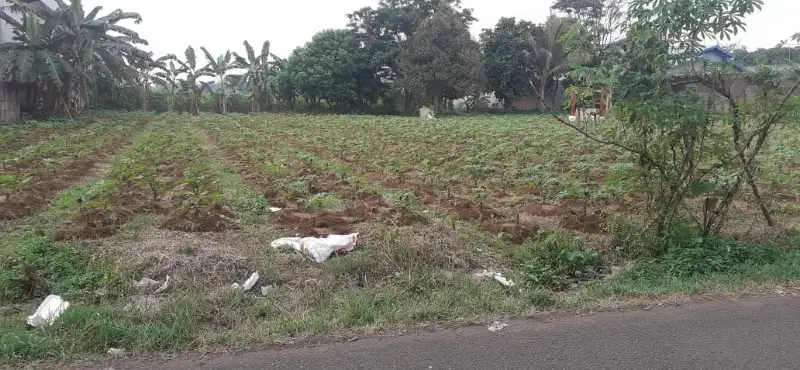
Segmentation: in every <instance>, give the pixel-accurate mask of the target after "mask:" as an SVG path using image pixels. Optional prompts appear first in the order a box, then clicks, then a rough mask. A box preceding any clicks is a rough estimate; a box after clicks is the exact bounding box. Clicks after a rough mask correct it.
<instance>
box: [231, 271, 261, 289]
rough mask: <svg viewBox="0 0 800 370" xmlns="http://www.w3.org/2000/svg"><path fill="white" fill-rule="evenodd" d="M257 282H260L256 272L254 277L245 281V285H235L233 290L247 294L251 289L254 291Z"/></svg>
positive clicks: (251, 276)
mask: <svg viewBox="0 0 800 370" xmlns="http://www.w3.org/2000/svg"><path fill="white" fill-rule="evenodd" d="M257 281H258V272H254V273H253V274H252V275H250V277H249V278H248V279H247V280H245V282H244V283H242V285H239V283H233V284H232V285H231V287H232V288H233V289H236V290H241V291H243V292H246V291H248V290H250V289H253V286H254V285H256V282H257Z"/></svg>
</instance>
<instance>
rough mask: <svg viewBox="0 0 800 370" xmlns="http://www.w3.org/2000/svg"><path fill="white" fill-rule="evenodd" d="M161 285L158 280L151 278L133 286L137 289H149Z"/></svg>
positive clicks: (135, 282)
mask: <svg viewBox="0 0 800 370" xmlns="http://www.w3.org/2000/svg"><path fill="white" fill-rule="evenodd" d="M159 284H160V283H159V282H158V281H156V280H153V279H151V278H146V277H145V278H142V280H139V281H134V282H133V286H135V287H137V288H149V287H151V286H158V285H159Z"/></svg>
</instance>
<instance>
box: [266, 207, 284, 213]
mask: <svg viewBox="0 0 800 370" xmlns="http://www.w3.org/2000/svg"><path fill="white" fill-rule="evenodd" d="M282 209H283V208H278V207H269V208H267V210H269V211H270V212H271V213H275V212H280V210H282Z"/></svg>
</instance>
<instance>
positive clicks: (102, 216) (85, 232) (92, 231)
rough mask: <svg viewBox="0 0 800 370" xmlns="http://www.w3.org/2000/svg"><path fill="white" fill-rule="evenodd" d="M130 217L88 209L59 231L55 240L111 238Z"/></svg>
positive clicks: (121, 213)
mask: <svg viewBox="0 0 800 370" xmlns="http://www.w3.org/2000/svg"><path fill="white" fill-rule="evenodd" d="M128 217H130V215H129V214H126V213H125V212H120V211H110V210H103V209H98V208H88V209H85V210H82V211H81V212H80V213H79V214H78V215H77V216H76V217H75V218H73V219H72V222H71V223H70V224H69V226H67V228H66V229H63V230H59V231H58V232H57V233H56V235H55V239H56V240H59V241H61V240H71V239H94V238H103V237H107V236H111V235H114V233H116V232H117V229H119V227H120V226H121V225H122V224H123V223H124V222H125V220H126V219H127V218H128Z"/></svg>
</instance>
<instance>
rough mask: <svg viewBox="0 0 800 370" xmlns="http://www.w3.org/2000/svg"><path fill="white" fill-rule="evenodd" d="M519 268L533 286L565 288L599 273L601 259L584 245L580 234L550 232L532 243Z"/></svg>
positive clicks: (600, 272) (602, 269) (594, 276)
mask: <svg viewBox="0 0 800 370" xmlns="http://www.w3.org/2000/svg"><path fill="white" fill-rule="evenodd" d="M522 271H523V274H524V276H525V280H526V282H527V284H528V286H529V287H531V288H533V289H536V288H538V287H542V286H544V287H547V288H551V289H555V290H564V289H568V288H570V287H571V286H572V285H573V284H577V283H578V282H580V281H586V280H591V279H594V278H597V277H598V276H600V275H602V274H603V271H604V262H603V259H602V257H601V256H600V254H599V253H597V252H595V251H586V250H584V249H583V239H581V238H580V237H575V236H572V235H569V234H565V233H553V234H550V235H548V236H547V237H545V238H544V239H543V240H541V241H539V242H537V243H536V244H535V245H533V246H532V247H531V250H529V251H528V257H527V258H526V261H525V262H523V264H522Z"/></svg>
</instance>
